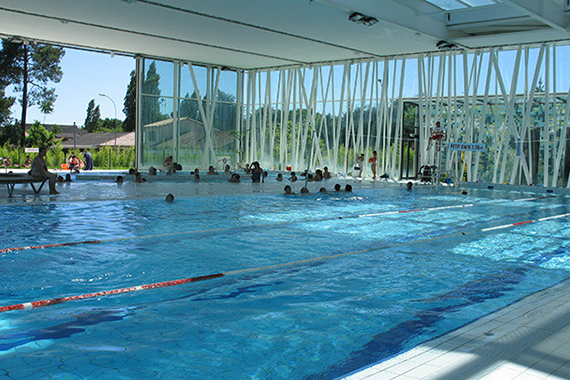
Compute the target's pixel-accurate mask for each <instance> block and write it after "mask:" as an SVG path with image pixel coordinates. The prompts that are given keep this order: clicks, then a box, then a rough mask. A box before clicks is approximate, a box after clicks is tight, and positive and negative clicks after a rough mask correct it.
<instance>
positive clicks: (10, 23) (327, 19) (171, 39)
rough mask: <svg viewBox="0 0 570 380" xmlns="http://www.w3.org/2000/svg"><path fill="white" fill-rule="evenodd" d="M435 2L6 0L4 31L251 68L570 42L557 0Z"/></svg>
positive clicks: (0, 28)
mask: <svg viewBox="0 0 570 380" xmlns="http://www.w3.org/2000/svg"><path fill="white" fill-rule="evenodd" d="M430 1H431V3H430V2H427V1H424V0H407V1H405V2H402V1H397V0H352V1H350V0H271V1H267V0H240V1H235V0H216V1H211V0H207V1H206V0H194V1H191V2H190V1H188V0H97V1H93V0H2V3H0V34H2V35H3V36H9V37H18V38H26V39H30V40H38V41H43V42H51V43H58V44H62V45H69V46H79V47H85V48H92V49H96V50H104V51H115V52H122V53H126V54H133V55H135V54H142V55H145V56H154V57H164V58H169V59H176V60H182V61H192V62H199V63H208V64H213V65H220V66H228V67H234V68H244V69H250V68H266V67H276V66H288V65H299V64H301V65H308V64H315V63H322V62H331V61H345V60H353V59H367V58H377V57H385V56H393V55H402V54H413V53H419V52H430V51H437V50H438V49H439V48H441V46H443V45H442V44H439V45H438V42H439V41H442V40H444V41H448V42H449V44H446V45H445V46H447V47H449V46H453V47H455V48H478V47H484V46H502V45H505V44H516V43H519V42H541V41H544V40H566V39H568V38H569V36H568V33H567V32H566V29H567V28H566V13H565V11H566V9H565V8H564V3H562V2H561V1H560V0H556V1H553V0H545V1H544V2H541V3H543V4H542V6H541V7H537V6H536V2H535V0H503V1H502V3H501V4H499V3H496V1H494V0H469V1H467V0H462V1H461V2H460V3H461V4H462V5H463V7H462V9H459V10H451V11H445V10H444V9H441V8H440V7H438V6H436V5H439V6H441V7H443V6H445V5H446V4H447V6H448V7H450V8H455V7H456V6H455V5H453V4H451V3H456V2H457V0H430ZM436 1H439V2H440V3H442V4H439V3H437V4H436ZM490 2H491V3H493V4H491V5H488V4H489V3H490ZM448 3H449V4H448ZM434 4H435V5H434ZM470 5H480V6H477V7H471V6H470ZM355 12H357V13H359V14H360V15H363V16H366V17H368V18H369V19H372V20H374V21H377V22H375V23H373V25H370V26H367V25H363V24H359V23H355V22H351V21H349V16H350V15H351V14H353V13H355ZM534 32H536V33H534ZM438 46H439V48H438Z"/></svg>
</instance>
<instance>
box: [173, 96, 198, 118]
mask: <svg viewBox="0 0 570 380" xmlns="http://www.w3.org/2000/svg"><path fill="white" fill-rule="evenodd" d="M197 99H198V96H197V95H196V91H194V92H193V93H192V96H188V94H186V95H185V96H184V99H182V101H181V102H180V107H179V109H178V113H179V114H180V117H189V118H190V119H194V120H198V121H202V117H201V116H200V109H199V108H198V100H197Z"/></svg>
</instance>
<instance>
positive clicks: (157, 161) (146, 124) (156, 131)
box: [141, 95, 174, 167]
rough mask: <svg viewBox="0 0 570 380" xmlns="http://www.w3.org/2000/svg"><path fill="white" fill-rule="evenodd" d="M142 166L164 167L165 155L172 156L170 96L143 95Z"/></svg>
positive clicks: (171, 107) (171, 103)
mask: <svg viewBox="0 0 570 380" xmlns="http://www.w3.org/2000/svg"><path fill="white" fill-rule="evenodd" d="M141 100H142V103H141V106H142V118H141V119H142V127H143V128H142V129H143V146H142V148H141V149H142V161H143V162H142V166H143V167H148V166H156V167H162V162H163V160H164V158H165V157H167V156H172V155H173V151H174V146H173V130H174V126H173V119H172V117H171V116H170V115H172V110H173V102H172V99H170V98H158V97H154V96H150V95H143V97H142V99H141Z"/></svg>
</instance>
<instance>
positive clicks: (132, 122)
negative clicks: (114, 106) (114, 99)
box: [122, 70, 137, 132]
mask: <svg viewBox="0 0 570 380" xmlns="http://www.w3.org/2000/svg"><path fill="white" fill-rule="evenodd" d="M136 97H137V78H136V72H135V70H133V71H131V81H130V82H129V85H128V86H127V93H126V95H125V103H124V108H123V112H124V113H125V115H127V117H126V118H125V121H123V123H122V124H123V130H124V131H125V132H132V131H134V130H135V126H136V120H137V104H136V101H137V99H136Z"/></svg>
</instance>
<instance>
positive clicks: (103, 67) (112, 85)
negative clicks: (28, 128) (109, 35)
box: [7, 49, 136, 127]
mask: <svg viewBox="0 0 570 380" xmlns="http://www.w3.org/2000/svg"><path fill="white" fill-rule="evenodd" d="M60 66H61V68H62V71H63V77H62V79H61V81H60V82H59V83H55V84H53V87H55V89H56V90H55V91H56V94H57V100H56V102H55V107H54V111H53V112H52V113H51V114H48V115H44V114H42V113H41V112H40V110H39V108H38V107H36V106H34V107H31V108H28V113H27V116H26V121H27V123H33V122H34V121H35V120H38V121H40V122H41V123H43V124H58V125H72V124H73V123H74V122H75V123H77V125H78V126H80V127H81V126H82V125H83V124H84V122H85V117H86V116H87V105H88V104H89V101H91V99H94V100H95V104H96V105H99V108H100V110H101V118H102V119H105V118H111V119H114V118H115V107H113V103H112V102H111V100H109V99H108V98H106V97H103V96H100V95H99V93H103V94H105V95H107V96H109V97H110V98H111V99H112V100H113V101H114V102H115V104H116V106H117V119H119V120H124V119H125V114H124V113H123V107H124V101H125V94H126V92H127V86H128V84H129V81H130V73H131V71H132V70H134V69H135V66H136V61H135V59H134V58H131V57H124V56H120V55H114V56H111V55H110V54H104V53H95V52H89V51H83V50H76V49H65V56H64V57H63V59H62V60H61V63H60ZM8 90H9V91H7V95H10V92H11V91H10V90H11V89H8ZM11 96H17V98H19V96H21V95H16V94H12V95H11ZM21 112H22V111H21V107H20V104H19V103H18V102H17V101H16V104H15V105H14V107H12V117H13V118H15V119H18V120H19V119H21Z"/></svg>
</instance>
